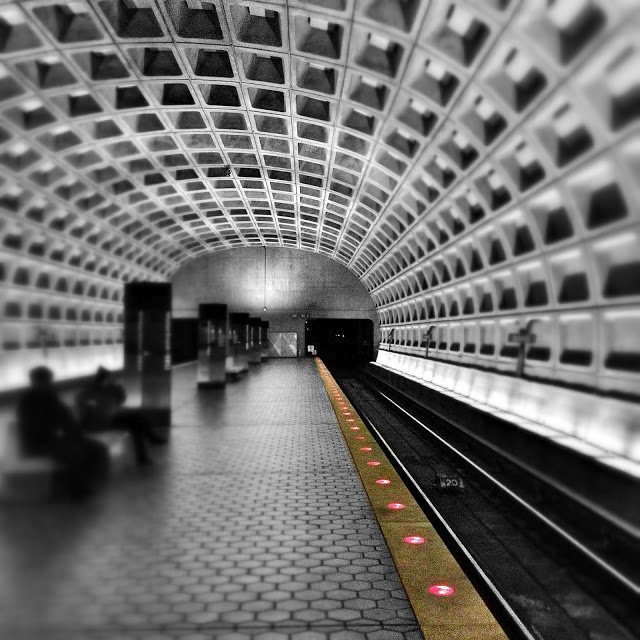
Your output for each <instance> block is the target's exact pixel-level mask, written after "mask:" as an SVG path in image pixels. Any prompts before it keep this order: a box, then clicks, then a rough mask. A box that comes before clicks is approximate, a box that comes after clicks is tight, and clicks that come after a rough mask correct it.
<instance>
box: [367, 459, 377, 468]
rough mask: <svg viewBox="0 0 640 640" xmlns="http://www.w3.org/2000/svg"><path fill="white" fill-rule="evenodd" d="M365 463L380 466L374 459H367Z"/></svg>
mask: <svg viewBox="0 0 640 640" xmlns="http://www.w3.org/2000/svg"><path fill="white" fill-rule="evenodd" d="M367 464H368V465H369V466H370V467H379V466H380V463H379V462H377V461H376V460H369V462H367Z"/></svg>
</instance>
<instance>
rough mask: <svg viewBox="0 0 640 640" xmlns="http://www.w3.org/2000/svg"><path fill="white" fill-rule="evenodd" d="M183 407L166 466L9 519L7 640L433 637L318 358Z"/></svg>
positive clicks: (191, 393)
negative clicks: (392, 549)
mask: <svg viewBox="0 0 640 640" xmlns="http://www.w3.org/2000/svg"><path fill="white" fill-rule="evenodd" d="M173 398H174V402H173V425H174V427H173V432H172V436H171V442H170V444H169V445H168V446H166V447H163V448H156V449H155V450H154V454H155V460H156V464H155V465H154V466H153V467H152V468H150V469H142V470H139V469H131V470H130V471H127V472H126V473H124V474H121V475H120V476H119V477H117V478H116V479H115V480H114V482H113V483H112V484H111V485H110V486H109V488H108V489H107V491H106V492H104V493H103V494H101V495H99V496H97V497H96V498H94V499H93V500H92V501H91V502H89V503H88V504H85V505H74V504H53V503H52V504H48V505H46V506H42V507H41V506H39V507H37V508H34V507H33V506H27V505H4V506H1V507H0V520H1V521H2V526H1V527H0V585H1V591H0V638H7V639H11V640H14V639H15V640H23V639H28V640H35V639H36V638H37V639H39V640H40V639H42V640H45V639H46V640H52V639H55V640H58V639H59V640H80V639H82V640H85V639H96V640H107V639H108V640H116V639H120V638H122V639H127V640H133V639H140V640H178V639H179V640H204V639H205V638H216V639H218V640H245V639H249V638H251V639H252V640H253V639H255V640H288V639H292V640H323V639H330V640H359V639H367V640H405V639H406V640H418V639H420V638H422V637H423V634H422V632H421V631H420V626H419V625H418V623H417V621H416V618H415V616H414V612H413V609H412V607H411V605H410V603H409V600H408V599H407V596H406V592H405V590H404V589H403V586H402V583H401V581H400V578H399V576H398V573H397V571H396V568H395V566H394V563H393V561H392V559H391V556H390V553H389V550H388V548H387V545H386V544H385V539H384V537H383V535H382V532H381V529H380V526H379V524H378V522H377V520H376V517H375V516H374V512H373V511H372V507H371V506H370V503H369V501H368V500H367V497H366V495H365V493H364V491H363V486H362V483H361V482H360V480H359V477H358V474H357V472H356V470H355V468H354V465H353V463H352V460H351V457H350V455H349V452H348V449H347V447H346V446H345V442H344V440H343V437H342V435H341V433H340V429H339V428H338V423H337V420H336V415H335V413H334V411H333V409H332V404H331V402H330V400H329V397H328V395H327V391H326V390H325V386H324V384H323V381H322V379H321V377H320V375H319V373H318V369H317V368H316V365H315V363H314V362H313V360H311V359H300V360H278V361H270V362H266V363H264V364H263V365H262V366H259V367H256V368H252V370H251V372H250V374H249V375H248V376H247V377H245V378H244V379H243V380H241V381H240V382H239V383H237V384H234V385H228V386H227V388H226V390H207V391H204V392H203V391H200V392H198V391H197V390H196V388H195V366H194V365H187V366H183V367H180V368H176V369H174V374H173Z"/></svg>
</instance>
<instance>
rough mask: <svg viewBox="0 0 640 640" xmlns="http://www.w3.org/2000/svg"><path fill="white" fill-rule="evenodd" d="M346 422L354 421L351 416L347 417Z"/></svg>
mask: <svg viewBox="0 0 640 640" xmlns="http://www.w3.org/2000/svg"><path fill="white" fill-rule="evenodd" d="M347 422H355V420H354V419H353V418H347Z"/></svg>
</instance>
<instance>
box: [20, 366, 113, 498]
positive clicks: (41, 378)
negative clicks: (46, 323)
mask: <svg viewBox="0 0 640 640" xmlns="http://www.w3.org/2000/svg"><path fill="white" fill-rule="evenodd" d="M29 378H30V382H31V386H30V388H29V389H27V390H26V391H25V392H24V393H23V394H22V395H21V397H20V399H19V401H18V406H17V427H18V442H19V446H20V451H21V453H22V455H23V456H24V457H26V458H32V457H45V458H51V459H53V460H54V461H55V462H56V464H57V465H58V467H59V468H58V471H57V472H56V475H57V476H58V478H59V480H61V482H62V488H63V490H64V491H65V492H66V493H68V494H69V495H71V496H72V497H82V496H85V495H89V494H91V493H93V492H94V491H95V490H96V489H98V488H99V487H100V486H101V485H102V484H103V483H104V481H105V480H106V478H107V476H108V471H109V452H108V450H107V448H106V447H105V446H104V445H103V444H102V443H100V442H95V441H93V440H90V439H88V438H85V437H83V435H82V433H81V431H80V428H79V425H78V423H77V422H76V420H75V418H74V416H73V413H72V411H71V409H69V407H67V405H65V404H64V402H62V400H61V399H60V398H59V396H58V393H57V391H56V389H55V387H54V384H53V379H54V376H53V372H52V371H51V369H49V368H48V367H45V366H39V367H35V368H34V369H32V370H31V371H30V372H29Z"/></svg>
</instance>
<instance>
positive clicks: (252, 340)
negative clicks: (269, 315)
mask: <svg viewBox="0 0 640 640" xmlns="http://www.w3.org/2000/svg"><path fill="white" fill-rule="evenodd" d="M260 322H261V320H260V318H249V362H250V363H251V364H260V363H261V362H262V341H261V332H260Z"/></svg>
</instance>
